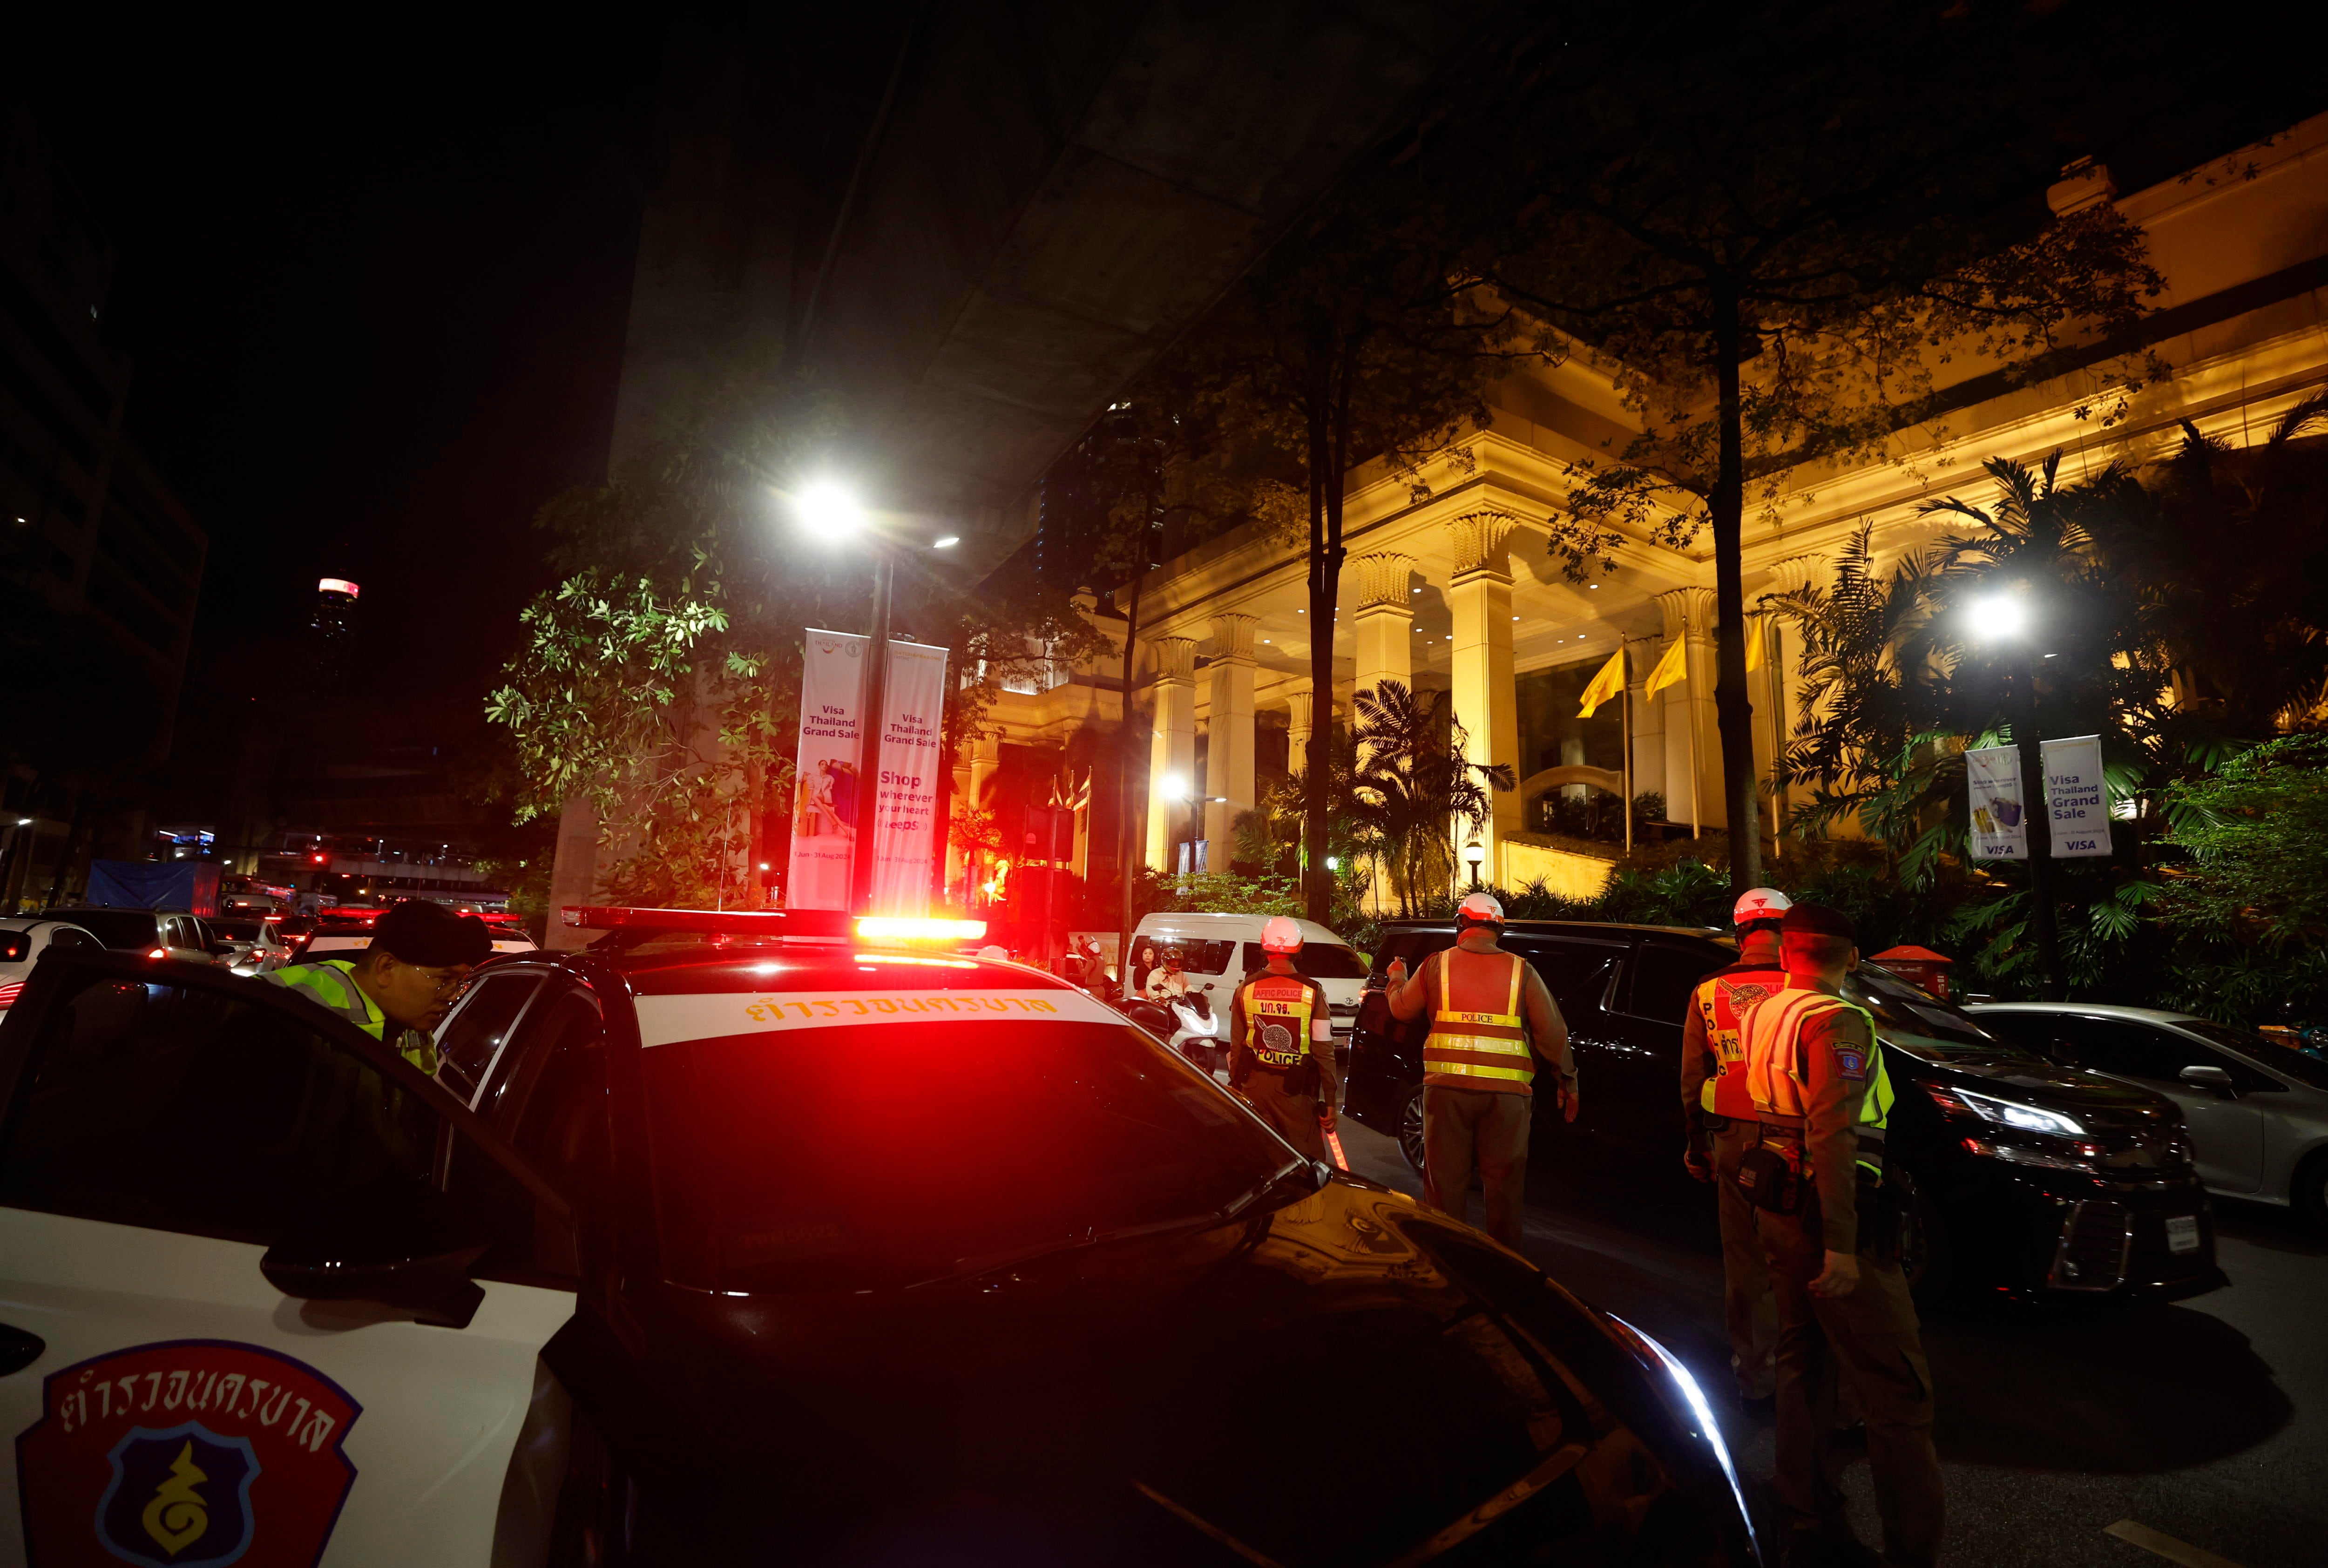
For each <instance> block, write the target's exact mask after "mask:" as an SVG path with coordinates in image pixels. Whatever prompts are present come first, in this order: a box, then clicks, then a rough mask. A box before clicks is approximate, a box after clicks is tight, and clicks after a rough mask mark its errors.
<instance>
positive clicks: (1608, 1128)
mask: <svg viewBox="0 0 2328 1568" xmlns="http://www.w3.org/2000/svg"><path fill="white" fill-rule="evenodd" d="M1385 931H1386V933H1387V935H1386V937H1385V940H1384V941H1383V942H1382V943H1381V944H1379V946H1378V948H1377V950H1376V952H1375V960H1374V972H1373V973H1372V975H1371V976H1369V978H1368V980H1367V981H1366V984H1367V988H1368V994H1367V998H1366V1003H1365V1004H1364V1005H1363V1006H1362V1007H1361V1008H1360V1009H1359V1012H1358V1020H1357V1027H1356V1029H1355V1030H1354V1031H1353V1032H1352V1035H1351V1040H1350V1067H1349V1086H1348V1092H1347V1103H1348V1109H1349V1111H1350V1113H1352V1114H1353V1115H1355V1116H1356V1117H1357V1118H1358V1119H1359V1120H1360V1121H1361V1122H1366V1123H1367V1124H1368V1125H1370V1126H1373V1127H1375V1128H1376V1129H1377V1130H1379V1131H1385V1132H1388V1133H1392V1134H1394V1136H1396V1137H1397V1139H1398V1141H1399V1145H1400V1147H1401V1148H1402V1149H1403V1150H1404V1151H1405V1153H1406V1158H1407V1160H1409V1161H1410V1162H1411V1163H1413V1165H1414V1166H1415V1167H1416V1169H1421V1168H1422V1036H1423V1034H1424V1032H1425V1029H1426V1025H1425V1023H1424V1021H1423V1020H1420V1019H1418V1020H1415V1021H1414V1022H1413V1023H1409V1024H1403V1025H1394V1024H1393V1022H1392V1020H1391V1019H1390V1010H1389V1008H1388V1007H1387V1005H1386V1004H1385V1001H1384V1000H1382V999H1381V997H1380V994H1379V988H1380V987H1381V985H1382V983H1383V976H1384V972H1385V970H1386V969H1387V968H1388V966H1389V965H1390V963H1391V962H1392V961H1393V960H1394V959H1403V960H1405V961H1406V964H1407V967H1408V969H1409V970H1410V971H1412V970H1413V968H1414V967H1415V966H1416V964H1417V963H1418V962H1420V961H1421V960H1422V958H1424V957H1425V956H1426V955H1428V954H1430V953H1435V952H1437V951H1439V950H1440V949H1441V948H1443V947H1447V946H1450V945H1451V944H1453V942H1454V940H1455V931H1454V926H1453V925H1452V924H1451V923H1450V922H1445V921H1412V920H1398V921H1390V922H1386V923H1385ZM1503 945H1504V946H1505V948H1506V949H1507V950H1508V951H1510V952H1514V953H1519V954H1521V955H1522V956H1523V957H1525V958H1526V959H1527V961H1528V962H1530V963H1532V964H1534V965H1535V969H1536V972H1538V973H1539V974H1541V975H1543V976H1544V982H1545V984H1546V985H1548V986H1549V987H1550V988H1551V990H1552V994H1553V997H1554V1000H1557V1001H1558V1002H1559V1003H1560V1010H1561V1014H1562V1016H1563V1018H1565V1019H1566V1020H1567V1022H1568V1029H1569V1038H1570V1040H1571V1042H1572V1049H1573V1051H1574V1053H1575V1056H1576V1067H1577V1072H1578V1074H1579V1084H1580V1087H1581V1090H1582V1102H1583V1103H1582V1112H1581V1113H1580V1116H1579V1119H1578V1122H1577V1127H1578V1129H1579V1130H1581V1131H1583V1132H1584V1133H1585V1134H1586V1135H1587V1136H1588V1137H1589V1138H1590V1139H1591V1141H1592V1142H1593V1143H1594V1145H1595V1152H1596V1155H1598V1156H1599V1157H1600V1158H1603V1159H1606V1160H1611V1161H1614V1162H1619V1163H1622V1164H1624V1165H1627V1166H1629V1167H1631V1168H1634V1169H1638V1171H1639V1172H1640V1173H1641V1174H1642V1175H1643V1176H1644V1177H1645V1178H1647V1179H1649V1180H1651V1181H1658V1182H1666V1181H1676V1180H1685V1179H1686V1178H1685V1177H1683V1176H1682V1172H1681V1158H1680V1156H1681V1150H1682V1144H1683V1130H1682V1110H1681V1094H1680V1076H1681V1042H1682V1020H1683V1019H1684V1017H1685V1014H1686V1009H1687V1008H1688V1006H1689V997H1690V992H1691V991H1692V990H1693V989H1694V987H1695V986H1696V984H1697V982H1698V981H1699V980H1700V979H1702V978H1703V977H1704V976H1705V975H1706V974H1708V973H1710V972H1713V971H1714V970H1716V969H1720V968H1722V967H1723V966H1724V965H1726V964H1729V963H1731V962H1734V961H1735V960H1736V958H1737V953H1736V951H1735V949H1734V948H1733V947H1732V946H1731V945H1730V944H1727V943H1726V942H1722V941H1716V940H1715V939H1714V934H1713V932H1711V931H1706V930H1703V929H1685V928H1679V927H1672V926H1652V925H1588V924H1584V923H1582V922H1566V921H1536V920H1516V921H1514V922H1512V923H1511V924H1510V925H1508V926H1507V928H1506V931H1505V934H1504V942H1503ZM1846 990H1847V991H1848V992H1849V994H1850V996H1851V999H1852V1000H1854V1001H1856V1002H1859V1003H1861V1004H1862V1005H1863V1006H1864V1007H1866V1008H1867V1009H1868V1010H1869V1011H1870V1012H1872V1013H1873V1015H1874V1017H1875V1023H1876V1029H1877V1032H1878V1034H1879V1035H1880V1036H1881V1038H1882V1041H1883V1059H1884V1063H1885V1066H1886V1067H1887V1069H1888V1070H1889V1072H1890V1074H1891V1084H1892V1089H1893V1094H1894V1103H1893V1106H1892V1110H1891V1124H1890V1137H1889V1139H1888V1141H1887V1147H1888V1150H1889V1160H1890V1163H1891V1168H1892V1173H1893V1176H1894V1178H1895V1179H1896V1180H1897V1181H1898V1182H1899V1184H1900V1186H1901V1188H1902V1190H1903V1192H1904V1194H1905V1196H1906V1197H1907V1198H1908V1200H1909V1205H1908V1206H1909V1214H1910V1222H1909V1225H1908V1227H1907V1235H1906V1237H1905V1239H1904V1244H1903V1263H1904V1264H1905V1266H1906V1267H1907V1269H1908V1271H1909V1273H1910V1279H1911V1280H1912V1281H1913V1282H1915V1283H1916V1285H1917V1287H1918V1288H1919V1289H1920V1291H1928V1292H1929V1291H1932V1290H1935V1289H1937V1288H1938V1287H1939V1286H1941V1285H1942V1284H1943V1283H1956V1284H1968V1285H1980V1286H1988V1287H1994V1288H2000V1289H2004V1290H2007V1291H2014V1292H2017V1293H2029V1294H2034V1293H2036V1292H2040V1291H2162V1292H2165V1293H2171V1294H2188V1293H2191V1292H2192V1291H2201V1290H2206V1289H2210V1288H2211V1287H2212V1286H2214V1285H2217V1284H2220V1283H2221V1282H2222V1275H2221V1274H2220V1272H2218V1271H2217V1269H2216V1267H2215V1240H2214V1227H2213V1221H2212V1216H2211V1213H2210V1210H2209V1208H2208V1205H2207V1197H2206V1192H2205V1189H2204V1188H2202V1187H2201V1185H2200V1182H2199V1178H2198V1175H2197V1173H2196V1171H2195V1170H2194V1169H2192V1163H2191V1151H2190V1144H2189V1141H2188V1140H2187V1139H2186V1138H2185V1137H2184V1134H2183V1128H2182V1116H2181V1113H2179V1112H2178V1111H2177V1110H2176V1109H2175V1107H2174V1105H2173V1103H2172V1102H2171V1101H2169V1100H2167V1099H2166V1098H2165V1097H2164V1095H2160V1094H2153V1093H2151V1092H2149V1091H2148V1090H2145V1089H2138V1088H2135V1087H2133V1086H2131V1085H2128V1084H2120V1083H2117V1082H2116V1081H2114V1080H2111V1079H2108V1078H2104V1077H2101V1076H2099V1075H2095V1074H2092V1073H2085V1072H2079V1071H2075V1070H2072V1069H2067V1068H2063V1067H2060V1066H2055V1065H2054V1064H2052V1063H2051V1062H2049V1061H2047V1060H2045V1059H2044V1058H2043V1057H2042V1056H2038V1055H2036V1054H2035V1053H2033V1052H2031V1051H2027V1050H2023V1049H2022V1048H2021V1047H2017V1046H2013V1045H2010V1044H2007V1043H2006V1042H2004V1041H2003V1040H1999V1039H1996V1038H1993V1037H1991V1036H1990V1035H1988V1034H1986V1033H1985V1032H1984V1031H1983V1030H1982V1029H1981V1028H1980V1026H1979V1025H1978V1024H1977V1023H1976V1022H1975V1021H1974V1020H1973V1019H1971V1018H1970V1017H1968V1016H1967V1015H1966V1014H1965V1013H1963V1012H1962V1011H1960V1010H1958V1009H1956V1008H1954V1007H1951V1006H1949V1005H1948V1003H1946V1002H1943V1001H1939V1000H1936V999H1935V998H1933V997H1932V996H1931V995H1929V993H1927V992H1926V991H1922V990H1920V989H1919V988H1917V987H1916V986H1913V985H1911V984H1910V983H1909V982H1908V981H1904V980H1901V978H1899V977H1898V976H1896V975H1894V974H1891V973H1890V972H1887V971H1885V970H1883V969H1881V968H1879V967H1877V966H1875V965H1873V964H1865V965H1863V966H1862V968H1861V969H1860V971H1859V972H1858V973H1856V974H1855V975H1854V976H1853V977H1852V980H1851V981H1850V983H1849V985H1848V986H1847V988H1846ZM1554 1125H1555V1122H1554V1120H1553V1119H1552V1118H1550V1117H1539V1118H1537V1119H1536V1122H1535V1126H1536V1131H1537V1136H1538V1137H1539V1138H1540V1139H1547V1140H1549V1139H1554V1138H1557V1137H1558V1136H1560V1134H1558V1133H1554V1132H1553V1131H1550V1130H1551V1129H1552V1128H1553V1127H1554ZM1547 1152H1549V1150H1547Z"/></svg>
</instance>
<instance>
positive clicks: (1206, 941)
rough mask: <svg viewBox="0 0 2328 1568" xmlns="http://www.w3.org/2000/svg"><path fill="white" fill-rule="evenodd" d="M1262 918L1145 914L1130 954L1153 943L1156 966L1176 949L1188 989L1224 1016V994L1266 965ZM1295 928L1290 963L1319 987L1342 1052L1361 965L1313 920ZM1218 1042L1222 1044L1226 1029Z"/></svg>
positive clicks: (1362, 984) (1362, 978) (1359, 990)
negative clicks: (1297, 946) (1206, 997)
mask: <svg viewBox="0 0 2328 1568" xmlns="http://www.w3.org/2000/svg"><path fill="white" fill-rule="evenodd" d="M1266 919H1267V916H1265V915H1187V914H1178V913H1172V912H1166V913H1161V914H1156V915H1142V916H1141V921H1140V928H1139V930H1138V931H1137V932H1135V933H1134V934H1133V935H1132V938H1131V951H1132V952H1133V953H1135V954H1136V953H1139V952H1140V950H1141V948H1143V947H1147V946H1150V945H1153V946H1154V947H1155V949H1156V956H1157V961H1158V962H1159V963H1160V962H1162V961H1163V956H1164V950H1165V949H1166V948H1167V947H1174V946H1177V947H1178V948H1179V949H1180V952H1181V955H1182V959H1181V965H1180V967H1181V968H1182V969H1183V970H1184V971H1185V972H1187V976H1188V983H1189V985H1190V986H1191V987H1192V988H1193V989H1195V990H1197V991H1200V992H1202V991H1209V992H1210V993H1211V997H1210V1000H1211V1003H1212V1007H1213V1010H1214V1011H1215V1012H1216V1013H1220V1014H1222V1015H1224V1016H1225V1015H1226V1013H1227V1010H1228V1003H1229V993H1230V992H1231V991H1234V990H1235V989H1236V988H1237V986H1238V984H1239V983H1240V982H1241V981H1244V977H1245V976H1246V975H1248V974H1251V973H1252V972H1253V971H1254V970H1257V969H1260V968H1263V966H1264V965H1266V964H1267V962H1268V958H1267V956H1266V955H1265V954H1264V953H1263V952H1262V951H1261V928H1262V925H1263V922H1264V921H1265V920H1266ZM1295 924H1297V925H1300V927H1301V943H1302V946H1301V953H1300V957H1298V958H1296V959H1295V960H1294V961H1293V962H1294V963H1295V965H1296V966H1297V967H1298V968H1300V971H1301V972H1302V973H1303V974H1306V975H1308V976H1309V978H1310V979H1312V980H1314V981H1317V982H1318V983H1319V985H1321V986H1323V987H1324V988H1325V991H1326V1011H1327V1014H1328V1019H1330V1021H1331V1023H1332V1025H1333V1029H1334V1039H1335V1044H1336V1045H1337V1046H1339V1047H1345V1054H1347V1046H1348V1044H1349V1033H1350V1026H1351V1024H1352V1023H1354V1022H1355V1021H1356V1019H1357V1016H1358V1000H1359V998H1360V997H1361V996H1362V995H1363V994H1364V992H1365V990H1366V960H1365V959H1364V958H1363V957H1361V956H1359V954H1358V953H1356V951H1355V950H1354V949H1353V948H1352V947H1351V946H1350V944H1348V943H1347V942H1344V941H1343V940H1342V939H1341V938H1340V937H1338V936H1337V935H1335V934H1334V933H1333V932H1332V931H1331V930H1330V929H1328V927H1326V926H1323V925H1319V924H1318V923H1317V922H1316V921H1314V920H1300V921H1297V922H1296V923H1295ZM1220 1038H1221V1039H1222V1040H1223V1041H1224V1042H1225V1041H1226V1040H1227V1038H1228V1031H1227V1027H1226V1025H1224V1026H1223V1027H1222V1031H1221V1037H1220Z"/></svg>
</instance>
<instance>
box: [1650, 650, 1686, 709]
mask: <svg viewBox="0 0 2328 1568" xmlns="http://www.w3.org/2000/svg"><path fill="white" fill-rule="evenodd" d="M1688 646H1689V639H1688V638H1686V637H1676V638H1675V639H1674V640H1673V641H1672V642H1670V643H1666V656H1665V657H1664V658H1662V659H1660V660H1658V661H1657V668H1656V669H1654V670H1652V671H1649V680H1648V683H1647V685H1645V686H1643V687H1642V688H1641V695H1642V696H1644V697H1655V696H1656V695H1657V693H1658V692H1660V691H1663V690H1665V689H1666V687H1668V686H1678V685H1680V684H1681V683H1682V682H1683V681H1686V680H1688V679H1689V654H1688V653H1686V652H1685V649H1687V647H1688Z"/></svg>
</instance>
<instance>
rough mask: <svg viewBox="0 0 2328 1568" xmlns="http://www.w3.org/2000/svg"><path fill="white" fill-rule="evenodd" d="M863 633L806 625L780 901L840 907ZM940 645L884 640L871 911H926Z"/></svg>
mask: <svg viewBox="0 0 2328 1568" xmlns="http://www.w3.org/2000/svg"><path fill="white" fill-rule="evenodd" d="M871 641H872V639H870V638H869V637H860V636H857V635H855V634H851V633H848V632H820V631H816V630H813V629H812V630H811V631H810V632H809V633H808V634H807V636H806V638H805V641H804V644H803V650H802V653H803V657H802V661H801V721H800V746H799V749H798V751H797V752H796V754H795V755H796V756H797V758H798V766H799V773H798V775H797V777H796V778H795V780H794V782H793V823H792V827H793V848H792V870H791V873H790V875H789V876H788V877H787V878H786V880H785V887H784V904H785V906H786V907H788V908H793V909H845V908H847V907H848V906H849V874H850V861H851V859H852V857H853V856H854V854H855V852H856V848H857V802H858V798H859V797H858V791H859V789H860V788H863V787H866V786H865V784H864V783H863V782H862V781H860V780H859V777H858V767H859V763H860V762H861V761H862V760H863V756H864V750H863V745H864V742H863V733H864V732H863V730H862V728H860V726H859V715H860V714H862V713H863V711H864V709H865V651H866V648H867V647H868V645H869V644H870V643H871ZM945 671H946V651H945V650H944V649H943V648H932V647H928V646H925V645H924V644H922V643H899V642H896V641H894V640H892V641H891V643H889V679H888V690H887V699H886V701H885V702H884V703H883V705H882V706H883V707H884V708H885V709H887V714H886V716H885V722H884V724H883V726H882V729H881V767H880V772H881V776H880V778H879V779H878V781H875V785H876V787H878V790H879V794H878V798H877V799H876V801H875V803H874V808H873V809H874V813H875V815H874V827H873V837H874V843H873V850H874V852H875V855H876V859H875V860H874V864H873V907H872V910H871V913H874V914H878V915H926V914H928V913H929V897H930V858H931V855H932V853H933V852H934V848H935V844H936V840H935V838H934V834H935V832H936V830H937V811H936V806H937V770H938V764H939V760H940V757H941V756H942V755H943V745H942V737H941V728H942V724H943V713H944V704H945Z"/></svg>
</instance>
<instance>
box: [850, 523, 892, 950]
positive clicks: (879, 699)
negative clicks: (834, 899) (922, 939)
mask: <svg viewBox="0 0 2328 1568" xmlns="http://www.w3.org/2000/svg"><path fill="white" fill-rule="evenodd" d="M895 569H896V556H895V554H894V553H893V552H892V551H891V549H889V547H888V545H887V543H885V542H883V541H880V540H876V541H875V542H874V545H873V639H872V641H871V642H870V643H868V644H867V646H866V649H865V699H864V702H863V705H862V706H861V707H860V708H859V710H858V720H857V733H858V739H859V747H858V754H857V755H858V759H859V760H858V764H857V812H856V816H857V830H856V838H855V841H854V842H853V843H851V844H850V857H849V907H850V910H851V911H852V912H854V913H856V914H859V915H870V914H872V913H873V863H874V861H875V859H877V858H878V853H879V850H878V843H877V842H876V837H877V835H876V824H878V822H880V807H879V801H880V796H881V731H882V728H883V727H884V724H885V723H886V718H885V715H886V713H887V709H888V704H889V587H890V582H891V579H892V577H893V576H894V573H895Z"/></svg>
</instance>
